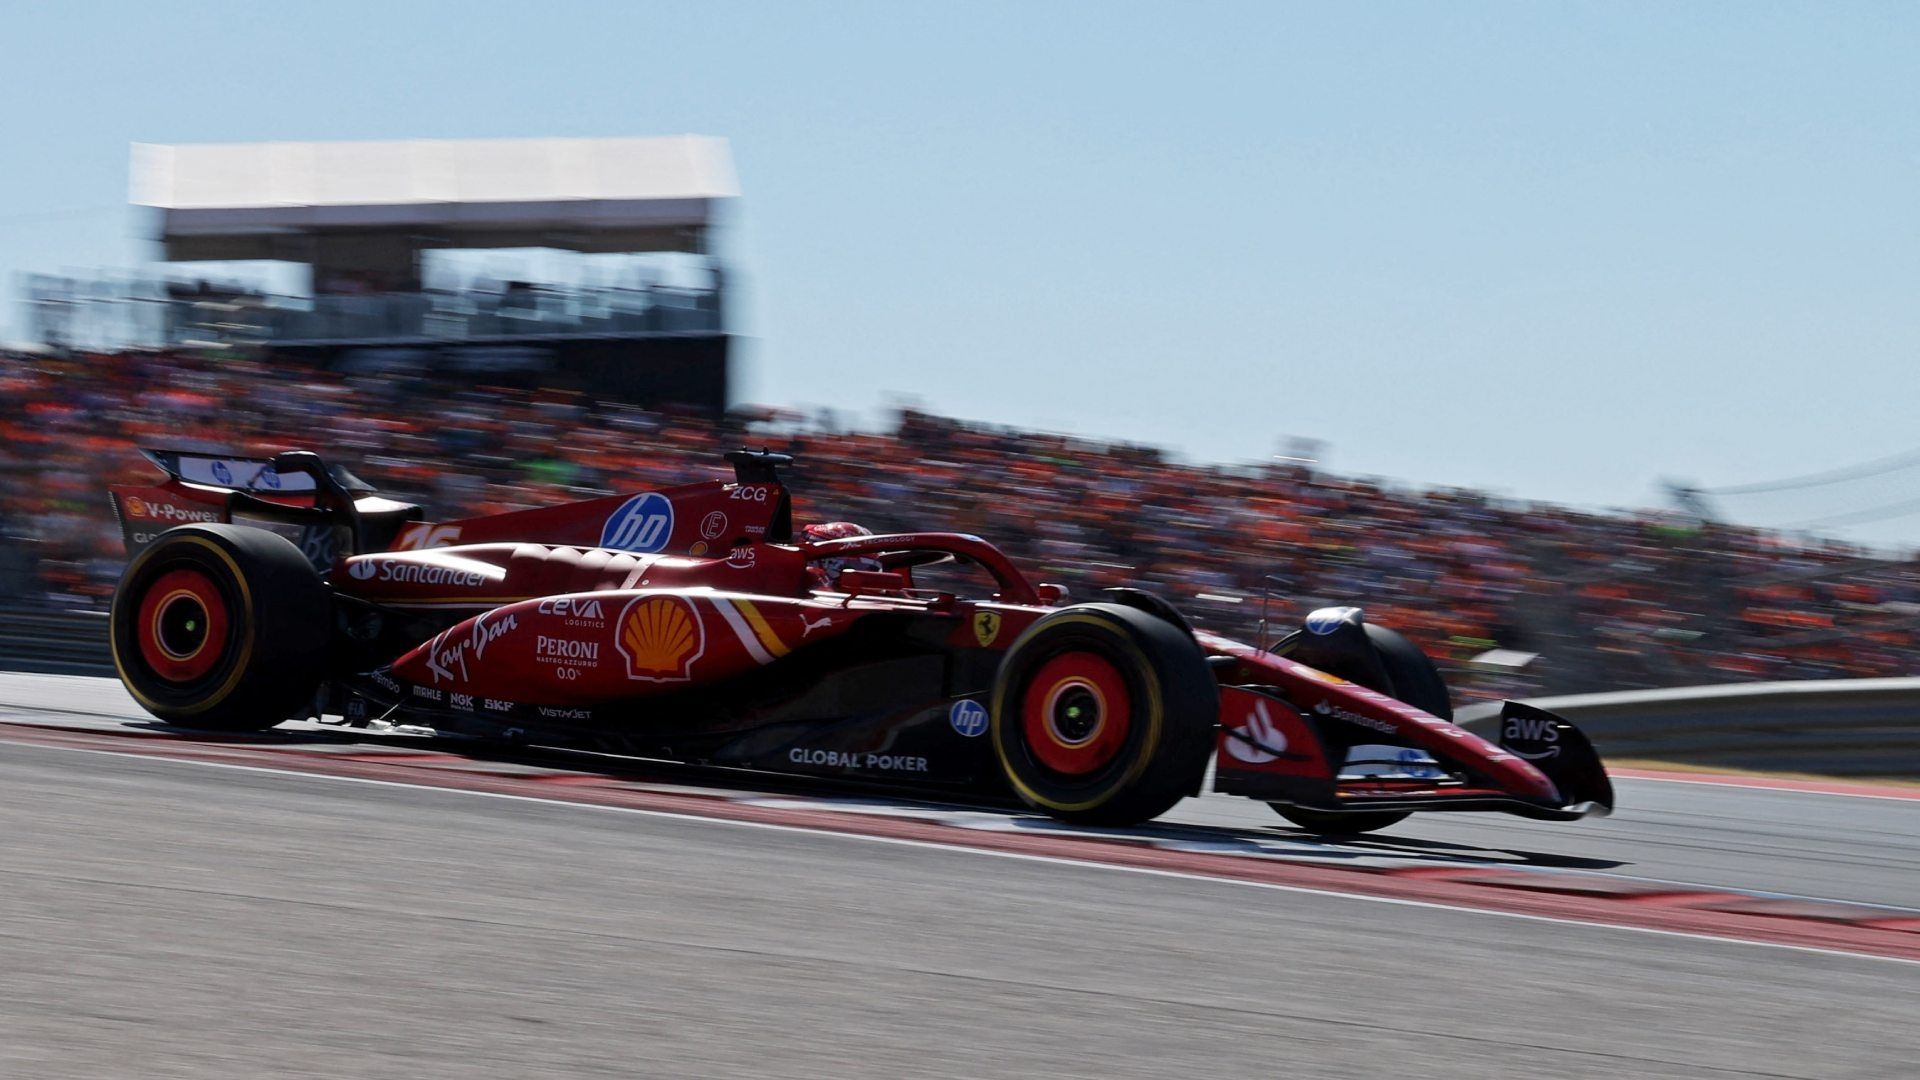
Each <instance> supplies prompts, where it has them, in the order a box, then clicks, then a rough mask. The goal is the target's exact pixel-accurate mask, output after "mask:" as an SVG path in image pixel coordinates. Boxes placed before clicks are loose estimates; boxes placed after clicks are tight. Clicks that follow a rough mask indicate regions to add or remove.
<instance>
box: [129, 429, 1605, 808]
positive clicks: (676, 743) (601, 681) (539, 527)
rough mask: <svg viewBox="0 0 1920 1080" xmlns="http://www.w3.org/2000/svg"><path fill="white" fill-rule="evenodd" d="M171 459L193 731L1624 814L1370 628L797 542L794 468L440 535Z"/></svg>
mask: <svg viewBox="0 0 1920 1080" xmlns="http://www.w3.org/2000/svg"><path fill="white" fill-rule="evenodd" d="M147 457H148V458H149V460H151V461H153V462H154V463H155V464H157V465H159V466H160V467H161V469H162V470H163V471H164V472H165V473H166V474H167V475H166V480H165V481H164V482H162V483H158V484H156V485H153V486H149V487H121V488H115V489H114V490H113V493H112V495H113V505H114V509H115V513H116V515H117V516H118V517H119V519H120V522H121V525H122V527H123V530H124V532H125V534H126V538H127V541H128V544H129V546H130V548H132V549H133V552H132V554H133V558H132V559H131V561H130V563H129V565H128V566H127V568H126V571H125V575H124V576H123V577H122V579H121V581H120V585H119V589H118V592H117V593H116V595H115V597H114V601H113V610H112V620H111V639H112V648H113V658H114V663H115V665H116V666H117V668H118V670H119V674H120V678H121V680H122V681H123V682H124V683H125V684H126V687H127V689H128V690H129V691H130V692H131V693H132V694H133V696H134V698H135V699H136V700H138V701H139V703H140V704H141V705H142V706H144V707H145V708H146V709H147V710H148V711H149V712H151V713H152V714H153V715H154V716H156V717H158V718H159V719H161V720H163V721H166V722H167V723H170V724H176V725H182V726H188V727H197V728H203V729H213V730H219V731H254V730H260V729H265V728H269V727H272V726H273V725H275V724H278V723H280V722H281V721H283V720H286V719H289V718H302V717H317V716H323V715H324V716H329V717H331V716H339V717H343V718H344V720H343V721H339V722H345V723H350V724H357V725H363V726H364V725H368V724H370V723H373V722H375V721H384V722H387V723H392V724H404V725H412V726H419V727H426V728H431V729H434V730H436V731H440V732H444V733H449V734H460V735H467V736H475V737H480V738H487V739H496V740H511V741H522V742H527V743H533V744H538V745H542V746H553V747H572V748H583V749H592V750H597V751H606V752H615V753H622V754H629V755H636V756H641V757H646V758H654V759H665V760H668V761H673V762H681V763H687V764H692V765H698V766H711V767H727V768H734V769H748V770H760V771H765V772H777V773H783V774H795V775H800V776H805V777H815V778H833V779H838V780H843V781H844V780H856V781H861V782H865V783H880V784H885V785H890V786H894V787H907V788H912V789H915V790H918V791H922V792H925V793H928V794H934V795H939V796H942V797H959V798H975V799H981V800H996V799H997V800H1002V801H1004V800H1005V799H1006V798H1007V796H1008V795H1012V796H1015V797H1017V798H1018V799H1019V800H1021V801H1023V802H1025V803H1027V804H1029V805H1031V806H1033V807H1036V808H1038V809H1039V810H1042V811H1044V812H1046V813H1048V814H1051V815H1053V816H1055V817H1058V818H1062V819H1065V820H1069V821H1075V822H1086V823H1100V824H1130V823H1136V822H1141V821H1146V820H1148V819H1151V818H1154V817H1156V816H1158V815H1160V814H1161V813H1163V812H1165V811H1166V810H1167V809H1169V808H1170V807H1172V806H1173V805H1174V804H1175V803H1176V802H1177V801H1179V800H1180V799H1181V798H1182V797H1183V796H1188V795H1196V794H1199V793H1200V792H1201V790H1202V788H1203V786H1204V785H1205V784H1206V782H1207V780H1208V776H1209V773H1211V784H1212V787H1213V789H1215V790H1218V791H1222V792H1227V793H1231V794H1235V795H1243V796H1247V797H1250V798H1254V799H1259V800H1262V801H1265V802H1268V803H1270V804H1272V805H1273V807H1274V808H1275V809H1276V810H1278V811H1279V812H1280V814H1281V815H1282V816H1283V817H1285V818H1287V819H1288V820H1289V821H1292V822H1294V823H1295V824H1297V825H1299V826H1302V827H1304V828H1307V829H1310V830H1314V831H1318V832H1328V833H1354V832H1365V831H1370V830H1373V829H1378V828H1381V827H1383V826H1386V825H1390V824H1392V823H1393V822H1396V821H1399V820H1400V819H1402V818H1404V817H1406V816H1407V815H1408V814H1409V813H1411V812H1414V811H1439V810H1448V811H1452V810H1498V811H1506V812H1509V813H1513V814H1519V815H1522V816H1525V817H1531V818H1543V819H1555V820H1571V819H1575V818H1580V817H1585V816H1587V815H1591V814H1604V813H1606V812H1608V810H1609V809H1610V808H1611V805H1612V802H1613V793H1612V788H1611V785H1610V783H1609V780H1608V778H1607V774H1606V771H1605V769H1604V768H1603V767H1602V765H1601V763H1600V760H1599V758H1598V756H1597V755H1596V754H1595V753H1594V750H1593V748H1592V746H1591V745H1590V744H1589V743H1588V741H1587V739H1586V738H1585V737H1584V736H1583V735H1582V734H1581V733H1580V732H1579V730H1577V729H1576V728H1575V727H1574V726H1573V725H1571V724H1569V723H1567V722H1566V721H1564V720H1562V719H1560V718H1558V717H1556V716H1553V715H1551V714H1549V713H1546V712H1542V711H1540V710H1538V709H1534V708H1530V707H1528V706H1526V705H1523V704H1519V703H1508V704H1507V705H1506V706H1505V710H1504V713H1503V715H1502V717H1501V723H1500V729H1499V733H1498V736H1499V741H1498V742H1497V743H1494V742H1489V741H1487V740H1485V739H1482V738H1481V737H1480V736H1478V735H1475V734H1473V733H1472V732H1469V731H1467V730H1465V729H1463V728H1461V727H1457V726H1455V725H1454V724H1453V723H1451V722H1450V718H1451V716H1452V709H1451V706H1450V704H1449V700H1448V693H1447V689H1446V687H1445V685H1444V684H1443V683H1442V681H1441V678H1440V675H1439V673H1438V671H1437V670H1436V669H1435V668H1434V666H1433V664H1432V663H1431V662H1430V661H1429V660H1428V659H1427V657H1425V656H1424V655H1422V653H1421V652H1420V651H1419V650H1418V649H1417V648H1416V647H1414V646H1413V645H1412V644H1411V643H1410V642H1408V641H1407V639H1406V638H1404V637H1402V636H1401V635H1399V634H1397V633H1394V632H1393V631H1391V630H1388V629H1385V628H1383V627H1380V626H1376V625H1373V624H1371V623H1368V622H1367V621H1366V620H1365V619H1364V618H1363V616H1362V614H1361V612H1360V609H1358V608H1354V607H1337V608H1327V609H1323V610H1319V611H1315V612H1313V613H1312V614H1310V615H1308V616H1307V617H1306V619H1305V622H1304V625H1302V626H1301V627H1300V628H1299V629H1297V630H1295V631H1294V632H1292V633H1289V634H1287V635H1285V636H1284V637H1282V638H1280V640H1279V641H1278V642H1277V643H1276V644H1274V645H1272V647H1270V648H1259V647H1255V646H1252V645H1247V644H1243V643H1241V642H1237V641H1231V640H1228V639H1226V638H1224V637H1220V636H1218V635H1215V634H1212V633H1208V632H1205V631H1202V630H1196V629H1195V628H1194V627H1193V626H1192V625H1190V624H1189V622H1188V621H1187V620H1186V619H1185V618H1184V617H1182V615H1181V613H1180V612H1179V611H1178V610H1176V609H1175V608H1174V607H1173V606H1172V605H1171V604H1169V603H1168V602H1166V601H1165V600H1163V599H1161V598H1160V597H1157V596H1155V595H1152V594H1149V593H1146V592H1142V591H1137V590H1132V589H1115V590H1108V591H1107V592H1106V593H1105V594H1103V595H1102V596H1101V597H1099V598H1098V599H1097V600H1094V601H1092V602H1088V603H1068V602H1067V601H1066V597H1065V592H1064V590H1063V589H1061V588H1059V587H1057V586H1052V585H1044V584H1040V585H1036V584H1033V583H1030V582H1029V581H1028V579H1027V578H1026V577H1024V576H1023V575H1022V574H1021V572H1020V571H1019V570H1018V569H1017V568H1016V567H1015V566H1014V564H1013V563H1012V562H1011V561H1010V560H1009V559H1008V558H1007V556H1006V555H1004V554H1002V553H1001V552H1000V551H999V550H998V549H997V548H995V547H994V546H993V545H992V544H989V543H988V542H986V541H985V540H982V539H980V538H978V537H975V536H969V535H962V534H956V533H943V532H918V533H900V534H894V535H881V536H876V535H869V534H865V533H864V530H860V529H852V528H850V529H843V530H838V532H839V533H841V534H842V535H838V536H835V535H834V534H835V530H830V529H829V530H824V531H822V530H803V531H801V532H799V533H796V531H795V529H794V526H793V515H792V510H791V502H790V498H789V494H788V490H787V488H786V486H785V484H784V483H783V482H782V479H781V475H780V473H781V470H782V468H783V467H784V466H785V465H787V464H788V463H789V461H790V459H789V458H786V457H784V456H782V455H777V454H770V453H756V452H749V451H736V452H734V453H732V454H729V455H727V457H728V460H729V461H730V462H731V463H732V465H733V468H734V476H733V479H732V480H731V481H730V482H729V481H723V480H713V481H710V482H706V483H698V484H691V485H687V486H683V487H675V488H670V489H665V490H659V491H643V492H636V493H631V494H625V495H614V496H609V497H606V498H598V499H589V500H585V501H581V502H572V503H566V504H562V505H557V506H552V507H547V508H541V509H534V510H526V511H519V512H514V513H503V514H496V515H492V516H485V517H471V518H465V519H460V520H452V521H441V522H433V521H427V520H424V519H423V513H422V510H421V508H420V507H418V506H413V505H409V504H405V503H400V502H394V501H390V500H386V499H382V498H380V497H378V496H376V495H373V494H371V489H370V488H369V487H368V486H367V485H366V484H364V483H363V482H361V481H360V480H358V479H357V478H355V477H354V476H352V475H351V474H350V473H348V472H346V471H345V470H343V469H340V468H337V467H329V466H328V465H326V464H325V463H323V462H322V461H321V460H320V459H319V458H318V457H317V456H316V455H314V454H312V453H307V452H298V451H295V452H288V453H285V454H281V455H279V456H278V457H276V458H274V459H272V460H271V461H266V460H260V459H248V458H236V457H215V456H205V455H195V454H186V453H171V452H160V451H148V452H147ZM236 519H239V520H238V521H237V520H236ZM246 522H253V523H252V524H248V523H246ZM289 530H297V535H298V539H297V541H296V540H294V539H289V537H288V535H287V533H288V531H289ZM961 571H964V572H965V573H966V574H970V575H972V580H974V581H977V582H978V584H977V585H975V586H970V587H964V588H963V587H960V586H959V585H956V584H952V583H950V582H949V581H948V579H949V578H953V577H956V575H958V574H959V573H960V572H961ZM1209 766H1211V769H1209Z"/></svg>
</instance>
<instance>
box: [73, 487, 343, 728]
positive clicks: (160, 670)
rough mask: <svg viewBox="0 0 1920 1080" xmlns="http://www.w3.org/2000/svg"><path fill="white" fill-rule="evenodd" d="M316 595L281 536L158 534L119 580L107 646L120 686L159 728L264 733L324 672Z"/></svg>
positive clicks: (304, 701) (325, 629)
mask: <svg viewBox="0 0 1920 1080" xmlns="http://www.w3.org/2000/svg"><path fill="white" fill-rule="evenodd" d="M332 624H333V615H332V603H331V600H330V598H329V595H328V592H327V587H326V585H325V584H323V583H322V582H321V580H320V576H319V575H318V574H317V573H315V572H314V570H313V567H312V566H311V565H309V564H308V562H307V559H306V557H305V556H304V555H302V554H301V553H300V549H299V548H297V547H295V546H294V545H293V544H292V543H290V542H288V541H287V540H286V539H284V538H282V537H280V536H278V535H275V534H274V533H271V532H267V531H266V530H264V529H254V528H248V527H246V526H241V525H185V526H181V527H180V528H176V529H169V530H168V531H166V532H165V533H162V534H161V535H160V537H159V538H158V539H156V540H155V541H154V542H153V543H152V544H151V545H149V546H148V548H147V549H146V550H145V551H143V552H141V553H140V554H139V556H137V557H136V558H135V559H134V560H133V561H132V562H131V563H129V564H128V566H127V569H126V572H125V573H124V574H122V575H121V577H120V586H119V588H118V589H116V590H115V591H114V594H113V611H112V616H111V618H110V620H109V622H108V638H109V642H110V644H111V646H112V649H113V665H114V668H115V669H116V670H118V671H119V673H120V681H121V682H122V683H124V684H126V687H127V690H128V692H129V693H131V694H132V695H133V697H134V700H135V701H138V702H139V703H140V705H141V707H142V708H145V709H146V710H147V711H148V712H150V713H152V714H153V715H154V716H156V717H158V718H159V719H161V720H164V721H166V722H167V723H169V724H178V725H180V726H182V727H194V728H202V729H206V730H210V731H263V730H265V729H267V728H270V727H272V726H274V725H275V724H278V723H280V722H281V721H282V720H285V719H287V718H288V717H290V716H292V715H294V714H295V713H296V712H297V711H299V710H302V709H304V708H305V707H306V706H307V705H308V704H309V703H310V702H311V701H312V700H313V697H314V693H315V691H317V690H318V689H319V687H320V682H321V680H322V679H323V678H324V677H325V673H326V654H327V646H328V640H329V637H330V636H331V631H332Z"/></svg>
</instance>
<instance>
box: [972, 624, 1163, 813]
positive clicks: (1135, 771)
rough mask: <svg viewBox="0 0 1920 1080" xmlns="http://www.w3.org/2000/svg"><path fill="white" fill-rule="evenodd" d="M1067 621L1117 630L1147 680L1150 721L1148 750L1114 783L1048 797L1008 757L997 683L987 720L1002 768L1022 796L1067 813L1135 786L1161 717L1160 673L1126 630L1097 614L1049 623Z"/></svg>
mask: <svg viewBox="0 0 1920 1080" xmlns="http://www.w3.org/2000/svg"><path fill="white" fill-rule="evenodd" d="M1065 623H1087V624H1089V625H1092V626H1098V627H1100V628H1101V629H1103V630H1106V631H1108V632H1110V633H1114V634H1115V635H1116V636H1118V637H1119V642H1118V643H1119V644H1120V645H1122V646H1124V647H1125V649H1126V651H1127V652H1130V653H1132V654H1133V656H1134V658H1135V660H1136V661H1137V662H1138V664H1139V671H1140V679H1141V682H1143V683H1145V684H1146V690H1147V694H1146V697H1147V700H1146V701H1144V702H1141V703H1140V704H1142V705H1144V706H1145V708H1144V709H1143V710H1141V713H1140V714H1137V715H1143V716H1144V719H1145V720H1146V724H1147V732H1146V741H1145V743H1144V744H1143V749H1144V750H1145V752H1144V753H1140V754H1137V755H1135V756H1134V760H1133V763H1132V764H1131V765H1129V766H1128V767H1127V771H1126V773H1125V774H1124V775H1122V776H1120V777H1119V778H1117V779H1116V780H1115V781H1114V782H1113V783H1111V784H1108V785H1107V786H1106V788H1105V789H1104V790H1102V791H1099V792H1096V793H1095V794H1094V795H1093V797H1092V798H1089V799H1083V800H1081V801H1079V802H1071V803H1068V802H1060V801H1058V800H1055V799H1049V798H1047V797H1046V796H1044V795H1041V794H1040V793H1039V792H1037V791H1035V790H1033V789H1032V788H1031V787H1028V786H1027V785H1026V784H1025V783H1024V782H1022V781H1021V779H1020V776H1019V774H1018V773H1016V772H1015V771H1014V769H1013V766H1012V764H1011V763H1010V762H1008V761H1007V752H1006V750H1005V749H1004V747H1003V745H1002V743H1001V739H1000V729H1001V726H1002V724H1003V722H1004V721H1005V720H1006V715H1007V709H1006V706H1007V702H1006V700H1005V695H1004V693H1003V691H1004V690H1005V687H1004V686H995V687H994V693H993V710H992V712H990V713H989V714H988V722H989V723H990V724H991V725H992V732H993V751H994V753H995V754H996V755H997V756H998V757H999V758H1000V771H1001V772H1002V773H1003V774H1005V775H1006V778H1007V781H1008V782H1009V783H1011V784H1012V785H1013V789H1014V790H1015V791H1016V792H1018V793H1019V794H1020V797H1021V798H1023V799H1026V800H1027V801H1028V802H1030V803H1032V804H1033V805H1035V806H1041V807H1045V808H1046V809H1049V810H1059V811H1062V812H1065V813H1074V812H1076V811H1080V810H1091V809H1093V808H1095V807H1097V806H1100V805H1102V804H1103V803H1107V802H1111V801H1112V800H1113V798H1114V796H1116V795H1119V794H1120V793H1121V792H1123V791H1125V790H1126V789H1127V788H1128V787H1130V786H1132V784H1133V782H1134V780H1136V779H1137V778H1139V776H1140V774H1141V773H1142V772H1145V771H1146V768H1147V765H1148V764H1149V760H1150V759H1151V758H1152V757H1153V748H1154V747H1156V746H1158V745H1160V717H1161V711H1162V710H1161V702H1160V676H1159V673H1158V672H1156V671H1154V670H1153V665H1152V664H1149V663H1147V657H1146V654H1145V653H1143V652H1141V651H1140V649H1139V647H1138V646H1136V645H1135V644H1134V643H1133V641H1132V639H1130V638H1128V637H1126V636H1125V631H1123V630H1121V629H1120V628H1119V627H1116V626H1115V625H1114V624H1113V623H1111V622H1109V621H1108V620H1106V619H1103V618H1101V617H1099V616H1096V615H1063V616H1056V617H1054V618H1052V619H1051V621H1050V624H1049V625H1060V624H1065ZM1034 625H1036V626H1037V625H1039V624H1038V623H1036V624H1034ZM1014 647H1015V648H1018V647H1019V642H1015V643H1014Z"/></svg>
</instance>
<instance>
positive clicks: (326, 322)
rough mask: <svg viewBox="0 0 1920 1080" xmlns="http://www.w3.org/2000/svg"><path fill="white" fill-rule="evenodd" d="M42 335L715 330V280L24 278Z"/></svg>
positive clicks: (218, 339)
mask: <svg viewBox="0 0 1920 1080" xmlns="http://www.w3.org/2000/svg"><path fill="white" fill-rule="evenodd" d="M25 302H26V305H27V311H28V316H29V325H30V327H31V328H32V333H33V335H34V336H35V337H36V338H38V339H39V340H40V341H43V342H45V343H47V344H50V345H60V346H69V347H75V348H86V349H121V348H158V347H166V346H174V345H186V344H195V343H213V344H274V345H326V344H415V343H444V342H469V341H525V340H537V339H542V338H583V337H647V336H656V335H663V334H715V333H719V332H721V330H722V314H723V313H722V310H721V308H722V304H721V295H720V293H719V291H718V290H715V289H691V288H680V287H670V286H664V285H654V286H650V287H646V288H587V287H579V288H572V287H560V286H547V285H526V286H521V285H516V286H513V287H509V288H507V289H505V290H503V291H497V292H495V291H484V290H472V289H469V290H459V291H453V290H426V291H422V292H413V293H373V294H366V295H357V296H316V297H295V296H274V295H269V294H265V293H260V292H254V291H248V290H244V289H238V288H227V289H203V288H183V287H181V286H179V285H177V284H174V283H169V282H166V281H162V280H157V279H151V278H123V279H110V278H103V279H98V280H81V279H75V278H59V277H48V276H33V277H29V278H28V279H27V281H26V301H25Z"/></svg>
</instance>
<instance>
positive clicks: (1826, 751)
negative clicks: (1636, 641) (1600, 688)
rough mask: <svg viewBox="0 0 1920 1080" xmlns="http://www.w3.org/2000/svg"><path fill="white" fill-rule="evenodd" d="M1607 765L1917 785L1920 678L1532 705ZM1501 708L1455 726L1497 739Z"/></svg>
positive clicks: (1465, 713) (1485, 707) (1691, 690)
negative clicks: (1630, 761) (1558, 719)
mask: <svg viewBox="0 0 1920 1080" xmlns="http://www.w3.org/2000/svg"><path fill="white" fill-rule="evenodd" d="M1528 703H1529V704H1532V705H1537V706H1539V707H1540V708H1543V709H1547V710H1550V711H1552V712H1556V713H1558V714H1560V715H1561V716H1564V717H1566V718H1567V719H1568V720H1571V721H1572V722H1574V723H1575V724H1578V725H1580V727H1581V729H1582V730H1584V731H1585V732H1586V733H1587V735H1588V736H1589V737H1590V738H1592V739H1593V742H1594V746H1595V747H1596V748H1598V749H1599V751H1600V753H1601V755H1602V756H1604V757H1610V758H1649V759H1653V760H1658V761H1671V762H1677V763H1681V764H1693V765H1717V766H1727V767H1733V768H1742V769H1767V770H1776V771H1784V772H1808V773H1822V774H1828V775H1834V776H1878V777H1901V778H1906V779H1920V679H1835V680H1821V681H1810V682H1772V683H1739V684H1735V685H1731V686H1694V687H1681V688H1678V689H1670V690H1633V691H1627V692H1624V693H1617V694H1578V695H1574V696H1570V697H1550V698H1537V699H1530V700H1529V702H1528ZM1499 714H1500V706H1499V704H1498V703H1492V704H1482V705H1472V706H1468V707H1467V708H1464V709H1461V710H1460V713H1459V718H1460V721H1461V722H1462V723H1463V724H1465V725H1466V726H1467V727H1468V728H1470V729H1472V730H1474V731H1475V732H1477V733H1478V734H1481V735H1483V736H1486V737H1488V738H1497V737H1498V732H1497V731H1496V730H1495V725H1496V723H1497V721H1498V719H1499Z"/></svg>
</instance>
